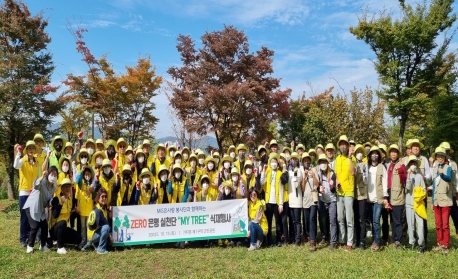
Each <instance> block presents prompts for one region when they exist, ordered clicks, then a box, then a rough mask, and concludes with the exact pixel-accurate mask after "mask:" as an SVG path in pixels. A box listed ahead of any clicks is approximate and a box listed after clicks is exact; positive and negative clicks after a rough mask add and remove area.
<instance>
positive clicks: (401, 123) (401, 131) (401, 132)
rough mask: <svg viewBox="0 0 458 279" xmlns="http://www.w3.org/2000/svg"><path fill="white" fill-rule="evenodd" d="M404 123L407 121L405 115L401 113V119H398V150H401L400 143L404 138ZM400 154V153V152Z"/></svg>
mask: <svg viewBox="0 0 458 279" xmlns="http://www.w3.org/2000/svg"><path fill="white" fill-rule="evenodd" d="M406 123H407V116H406V115H405V114H402V115H401V119H400V120H399V140H398V146H399V150H400V151H401V152H402V149H403V148H402V143H403V139H404V132H405V130H406ZM400 156H401V154H400Z"/></svg>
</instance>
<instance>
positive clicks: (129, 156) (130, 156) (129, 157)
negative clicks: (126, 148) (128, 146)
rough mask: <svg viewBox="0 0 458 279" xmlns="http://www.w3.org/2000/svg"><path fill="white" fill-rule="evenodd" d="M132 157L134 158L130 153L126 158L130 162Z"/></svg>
mask: <svg viewBox="0 0 458 279" xmlns="http://www.w3.org/2000/svg"><path fill="white" fill-rule="evenodd" d="M133 157H134V154H132V153H129V155H127V158H128V159H129V161H132V158H133Z"/></svg>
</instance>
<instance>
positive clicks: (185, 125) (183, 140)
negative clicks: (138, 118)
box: [165, 82, 202, 150]
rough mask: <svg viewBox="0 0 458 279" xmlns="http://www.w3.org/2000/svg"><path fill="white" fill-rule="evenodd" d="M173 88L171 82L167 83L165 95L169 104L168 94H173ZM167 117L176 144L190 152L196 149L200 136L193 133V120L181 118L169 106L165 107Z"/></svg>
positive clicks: (170, 96)
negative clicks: (176, 140)
mask: <svg viewBox="0 0 458 279" xmlns="http://www.w3.org/2000/svg"><path fill="white" fill-rule="evenodd" d="M173 88H175V85H174V84H172V83H171V82H167V87H166V92H165V95H166V97H167V99H168V100H169V102H170V101H171V99H172V95H171V93H170V92H173ZM167 116H168V118H169V120H170V121H171V127H172V130H173V133H174V134H175V137H176V138H177V139H178V142H179V143H180V144H181V145H182V146H187V147H189V148H190V149H191V150H192V149H195V148H197V146H198V145H199V143H200V141H201V140H202V135H199V134H197V133H196V132H195V131H196V130H197V128H198V127H197V126H196V123H195V122H194V121H193V119H191V118H188V117H186V116H185V118H182V117H181V116H180V115H179V114H178V113H177V111H175V109H174V108H173V107H171V106H168V107H167Z"/></svg>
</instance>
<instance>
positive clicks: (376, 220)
mask: <svg viewBox="0 0 458 279" xmlns="http://www.w3.org/2000/svg"><path fill="white" fill-rule="evenodd" d="M368 204H369V206H370V207H371V208H372V224H373V226H372V227H373V228H372V237H373V238H374V242H375V244H377V245H378V246H380V238H381V237H380V216H381V215H382V209H383V204H378V203H368Z"/></svg>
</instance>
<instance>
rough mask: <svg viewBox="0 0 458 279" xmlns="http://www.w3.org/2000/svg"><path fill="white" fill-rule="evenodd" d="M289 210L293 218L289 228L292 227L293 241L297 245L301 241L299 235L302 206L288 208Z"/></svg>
mask: <svg viewBox="0 0 458 279" xmlns="http://www.w3.org/2000/svg"><path fill="white" fill-rule="evenodd" d="M289 212H290V214H291V216H292V220H293V224H294V226H293V227H290V230H291V229H293V234H294V237H293V238H291V239H294V243H295V244H297V245H299V244H300V243H301V235H302V224H301V212H302V208H290V209H289Z"/></svg>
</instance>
